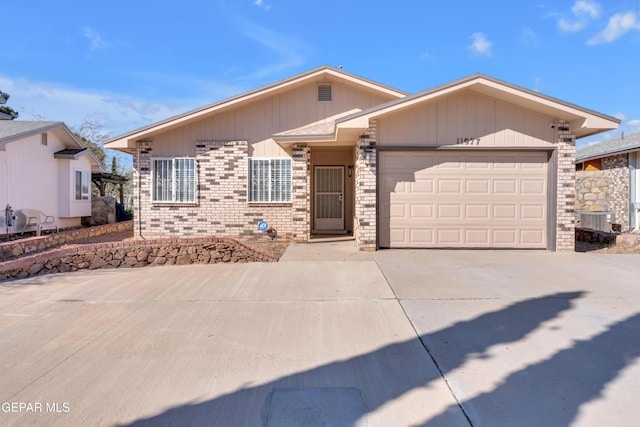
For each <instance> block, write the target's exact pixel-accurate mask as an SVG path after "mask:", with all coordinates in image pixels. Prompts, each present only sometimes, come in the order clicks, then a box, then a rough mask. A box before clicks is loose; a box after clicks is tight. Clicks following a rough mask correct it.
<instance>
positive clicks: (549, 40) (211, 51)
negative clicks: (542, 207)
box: [0, 0, 640, 146]
mask: <svg viewBox="0 0 640 427" xmlns="http://www.w3.org/2000/svg"><path fill="white" fill-rule="evenodd" d="M152 4H153V6H149V3H148V2H137V1H132V0H128V1H122V0H111V1H109V2H80V1H68V0H59V1H56V2H52V1H50V0H49V1H40V0H32V1H28V2H27V1H13V2H7V3H6V4H3V20H2V21H3V24H2V33H3V37H2V39H1V40H0V52H2V55H1V57H0V90H3V91H5V92H8V93H9V94H11V99H10V101H9V103H8V105H9V106H11V107H13V108H14V109H16V110H18V111H19V112H20V119H22V120H38V119H45V120H61V121H65V122H66V123H67V124H68V125H70V126H78V125H79V124H80V123H82V121H83V120H85V119H90V120H94V121H97V122H99V123H101V124H102V125H103V126H104V130H105V131H107V132H109V133H111V135H112V136H116V135H118V134H121V133H124V132H127V131H130V130H133V129H135V128H138V127H141V126H144V125H147V124H149V123H153V122H155V121H158V120H162V119H165V118H167V117H170V116H172V115H175V114H179V113H182V112H185V111H187V110H190V109H193V108H196V107H199V106H202V105H206V104H209V103H212V102H215V101H218V100H220V99H223V98H226V97H229V96H232V95H235V94H238V93H241V92H244V91H247V90H251V89H254V88H257V87H260V86H262V85H265V84H269V83H272V82H274V81H277V80H280V79H283V78H286V77H289V76H292V75H294V74H297V73H300V72H303V71H306V70H309V69H312V68H315V67H317V66H320V65H324V64H327V65H333V66H338V65H341V66H342V67H343V69H344V70H345V71H348V72H350V73H354V74H357V75H360V76H362V77H365V78H368V79H371V80H375V81H378V82H380V83H383V84H386V85H389V86H392V87H395V88H398V89H402V90H405V91H408V92H418V91H421V90H425V89H429V88H432V87H434V86H438V85H441V84H444V83H447V82H450V81H452V80H456V79H458V78H461V77H464V76H467V75H470V74H473V73H476V72H480V73H484V74H488V75H490V76H493V77H496V78H499V79H502V80H506V81H508V82H510V83H513V84H517V85H520V86H523V87H525V88H529V89H532V90H536V91H539V92H541V93H543V94H546V95H550V96H553V97H557V98H560V99H563V100H565V101H568V102H572V103H575V104H578V105H581V106H583V107H587V108H590V109H594V110H597V111H600V112H602V113H606V114H609V115H614V116H616V117H618V118H620V119H622V124H621V127H620V129H619V130H616V131H612V132H609V133H607V134H603V135H601V136H597V137H592V138H589V139H588V140H583V141H579V146H581V145H584V144H588V143H592V142H594V141H598V140H603V139H607V138H617V137H619V136H620V132H621V131H623V130H624V131H625V133H627V134H628V133H632V132H639V131H640V72H639V70H640V0H617V1H616V0H614V1H606V2H605V1H592V0H577V1H576V0H555V1H539V2H520V1H506V0H504V1H492V0H485V1H482V2H469V1H459V0H449V1H441V2H434V1H425V0H422V1H408V0H397V1H395V2H382V1H378V2H376V1H359V0H355V1H344V0H341V1H334V0H324V1H322V2H305V1H292V0H235V1H231V0H209V1H191V0H184V1H182V2H174V1H172V2H168V1H164V0H157V1H155V2H153V3H152Z"/></svg>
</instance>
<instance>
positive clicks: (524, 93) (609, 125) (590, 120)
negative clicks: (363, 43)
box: [336, 73, 620, 138]
mask: <svg viewBox="0 0 640 427" xmlns="http://www.w3.org/2000/svg"><path fill="white" fill-rule="evenodd" d="M463 89H471V90H474V91H476V92H479V93H483V94H485V95H488V96H491V97H493V98H496V99H500V100H504V101H506V102H510V103H512V104H516V105H520V106H522V107H524V108H527V109H529V110H533V111H538V112H540V113H544V114H547V115H550V116H553V117H555V118H558V119H563V120H568V121H570V122H571V125H572V126H571V128H572V130H573V132H574V133H575V134H576V136H577V137H578V138H581V137H585V136H588V135H593V134H596V133H599V132H602V131H605V130H610V129H615V128H617V126H618V124H619V123H620V120H619V119H617V118H615V117H612V116H608V115H606V114H602V113H599V112H597V111H594V110H589V109H587V108H584V107H580V106H578V105H575V104H571V103H569V102H566V101H562V100H560V99H557V98H553V97H550V96H547V95H543V94H540V93H538V92H534V91H532V90H529V89H525V88H523V87H520V86H517V85H514V84H511V83H507V82H504V81H502V80H499V79H495V78H493V77H489V76H486V75H484V74H480V73H478V74H473V75H471V76H468V77H464V78H462V79H459V80H455V81H453V82H451V83H447V84H444V85H441V86H438V87H435V88H433V89H428V90H425V91H423V92H420V93H417V94H415V95H411V96H407V97H405V98H402V99H398V100H394V101H389V102H387V103H385V104H381V105H378V106H375V107H372V108H369V109H367V110H363V111H361V112H359V113H356V114H352V115H350V116H346V117H343V118H341V119H338V120H336V125H337V126H338V130H339V129H340V128H344V129H353V128H364V129H366V128H367V127H368V123H369V119H372V118H377V117H382V116H384V115H387V114H391V113H393V112H395V111H398V110H400V109H403V108H407V107H411V106H413V105H416V104H419V103H421V102H425V101H428V100H432V99H436V98H439V97H442V96H445V95H448V94H450V93H453V92H456V91H460V90H463ZM365 125H366V126H365Z"/></svg>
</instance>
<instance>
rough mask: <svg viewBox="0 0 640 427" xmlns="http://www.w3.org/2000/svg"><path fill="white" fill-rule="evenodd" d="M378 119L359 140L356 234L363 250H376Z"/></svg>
mask: <svg viewBox="0 0 640 427" xmlns="http://www.w3.org/2000/svg"><path fill="white" fill-rule="evenodd" d="M375 144H376V121H375V120H371V121H370V122H369V129H368V130H367V132H366V134H365V135H363V136H362V137H361V138H360V140H359V141H358V153H357V159H356V165H355V169H356V219H355V223H354V224H353V226H354V235H355V238H356V245H357V246H358V249H360V250H362V251H375V250H376V220H377V218H376V186H377V182H376V168H377V152H376V150H375Z"/></svg>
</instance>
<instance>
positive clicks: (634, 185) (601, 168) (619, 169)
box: [576, 132, 640, 231]
mask: <svg viewBox="0 0 640 427" xmlns="http://www.w3.org/2000/svg"><path fill="white" fill-rule="evenodd" d="M638 167H640V132H639V133H634V134H631V135H626V136H625V135H624V134H622V136H621V137H620V138H618V139H611V140H608V141H604V142H600V143H597V144H593V145H589V146H586V147H583V148H580V149H578V150H577V152H576V171H577V172H576V177H577V181H576V192H577V198H576V211H577V212H578V214H580V213H582V212H609V213H611V214H613V217H612V221H613V222H614V223H617V224H620V226H621V231H628V230H634V229H636V230H637V229H638V228H640V174H638V172H637V170H638Z"/></svg>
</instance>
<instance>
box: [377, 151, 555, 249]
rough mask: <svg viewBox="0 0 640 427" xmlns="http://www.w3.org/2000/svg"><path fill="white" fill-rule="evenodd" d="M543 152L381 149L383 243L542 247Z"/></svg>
mask: <svg viewBox="0 0 640 427" xmlns="http://www.w3.org/2000/svg"><path fill="white" fill-rule="evenodd" d="M547 164H548V154H547V153H546V152H505V151H500V152H477V151H476V152H463V151H424V152H415V151H414V152H390V151H389V152H384V151H383V152H381V153H380V195H379V197H380V200H379V206H380V218H379V219H380V235H379V243H380V246H381V247H392V248H393V247H396V248H402V247H404V248H411V247H413V248H437V247H441V248H445V247H451V248H455V247H463V248H464V247H466V248H546V247H547V198H548V197H547Z"/></svg>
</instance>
